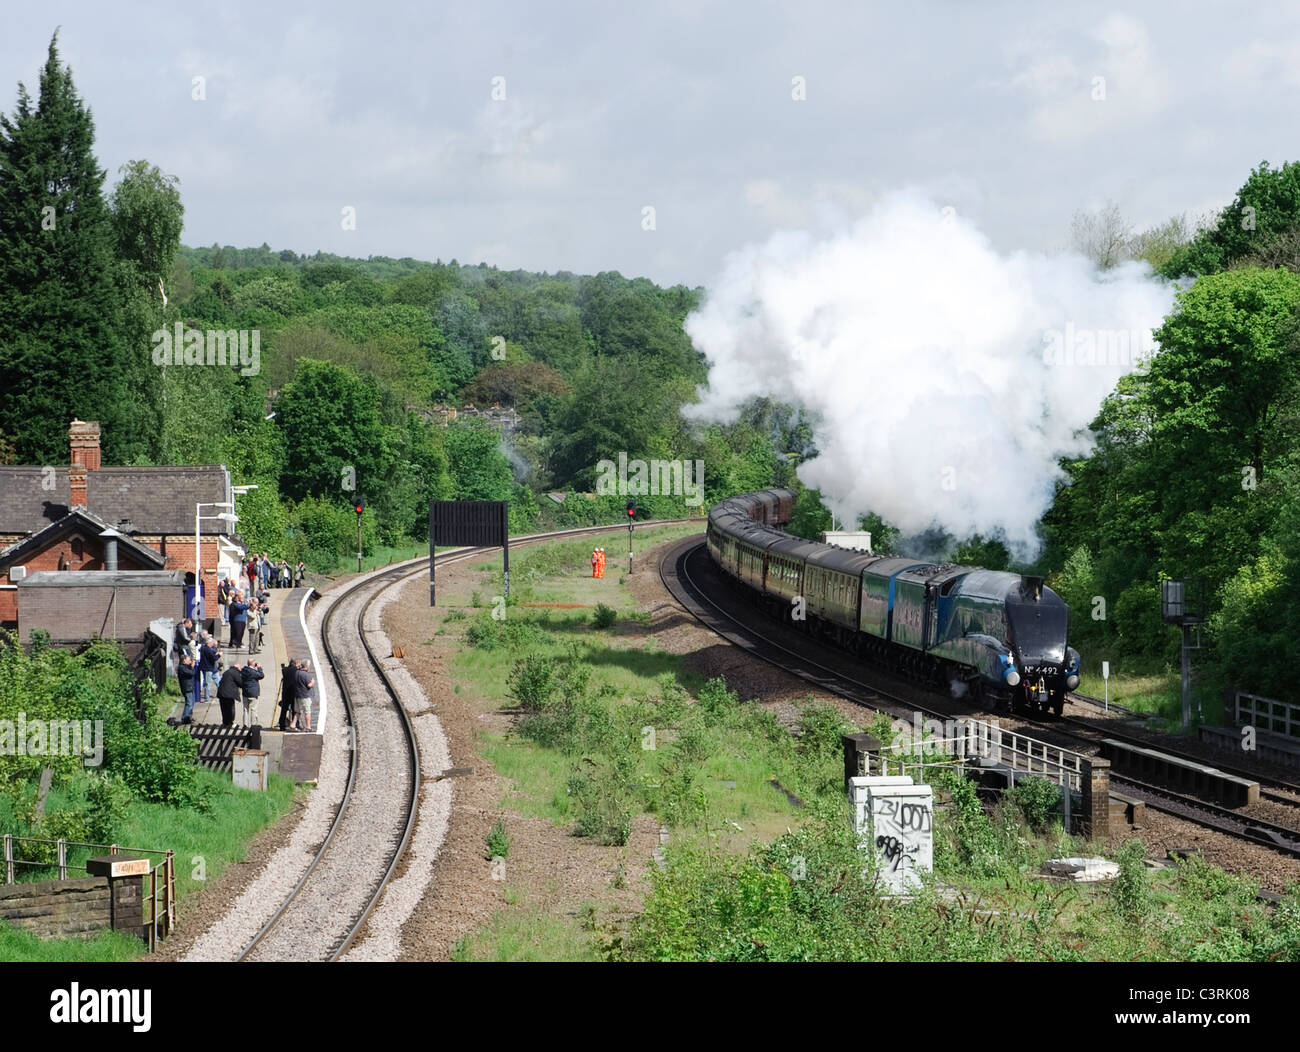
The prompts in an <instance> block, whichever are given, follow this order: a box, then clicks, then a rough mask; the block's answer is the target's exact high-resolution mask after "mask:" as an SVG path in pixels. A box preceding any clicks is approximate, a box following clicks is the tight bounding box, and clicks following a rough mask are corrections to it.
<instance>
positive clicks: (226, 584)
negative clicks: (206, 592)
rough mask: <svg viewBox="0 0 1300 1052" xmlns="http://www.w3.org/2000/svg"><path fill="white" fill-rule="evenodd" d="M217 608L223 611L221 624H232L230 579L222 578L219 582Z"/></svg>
mask: <svg viewBox="0 0 1300 1052" xmlns="http://www.w3.org/2000/svg"><path fill="white" fill-rule="evenodd" d="M217 608H218V609H219V610H220V611H221V623H222V624H223V625H228V624H230V578H228V577H222V578H221V580H220V581H218V582H217Z"/></svg>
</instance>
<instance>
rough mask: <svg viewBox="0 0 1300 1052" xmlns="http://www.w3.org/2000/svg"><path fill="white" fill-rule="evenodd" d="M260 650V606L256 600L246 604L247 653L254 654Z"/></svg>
mask: <svg viewBox="0 0 1300 1052" xmlns="http://www.w3.org/2000/svg"><path fill="white" fill-rule="evenodd" d="M261 649H262V604H261V603H260V602H258V601H257V600H256V599H254V600H252V601H251V602H250V603H249V604H248V652H249V654H256V653H258V652H259V651H261Z"/></svg>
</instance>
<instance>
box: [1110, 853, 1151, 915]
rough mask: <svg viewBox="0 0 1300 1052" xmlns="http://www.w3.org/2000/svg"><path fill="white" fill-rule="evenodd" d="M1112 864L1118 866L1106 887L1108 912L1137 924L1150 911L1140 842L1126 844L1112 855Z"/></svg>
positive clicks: (1148, 882) (1149, 890) (1148, 885)
mask: <svg viewBox="0 0 1300 1052" xmlns="http://www.w3.org/2000/svg"><path fill="white" fill-rule="evenodd" d="M1115 861H1116V862H1118V863H1119V875H1118V876H1116V877H1115V879H1114V880H1113V881H1112V882H1111V886H1110V905H1111V908H1112V909H1113V910H1114V911H1115V912H1116V913H1118V914H1119V915H1120V916H1121V917H1122V918H1123V919H1124V920H1125V921H1127V922H1128V923H1129V924H1133V925H1137V924H1140V923H1141V922H1142V920H1143V918H1144V917H1146V915H1147V913H1148V912H1149V910H1150V907H1151V902H1150V900H1151V885H1150V881H1149V880H1148V879H1147V867H1146V848H1145V847H1144V846H1143V844H1142V841H1140V840H1128V841H1126V842H1125V843H1124V846H1123V847H1122V848H1120V849H1119V851H1118V852H1117V853H1116V855H1115Z"/></svg>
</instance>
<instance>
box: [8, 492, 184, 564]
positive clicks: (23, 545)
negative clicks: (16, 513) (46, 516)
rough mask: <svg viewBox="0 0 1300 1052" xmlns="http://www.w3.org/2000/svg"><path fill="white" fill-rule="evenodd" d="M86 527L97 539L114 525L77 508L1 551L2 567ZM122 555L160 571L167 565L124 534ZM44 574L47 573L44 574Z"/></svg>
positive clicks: (160, 556)
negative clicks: (78, 526)
mask: <svg viewBox="0 0 1300 1052" xmlns="http://www.w3.org/2000/svg"><path fill="white" fill-rule="evenodd" d="M78 524H82V525H83V526H84V527H85V528H86V529H87V532H90V533H93V534H95V535H96V536H98V535H99V534H101V533H103V532H104V531H105V530H107V529H108V528H109V527H110V526H111V525H113V524H112V523H107V522H105V521H104V520H103V519H101V518H100V517H99V516H98V515H95V514H93V513H91V512H88V511H87V510H86V509H85V508H74V509H73V510H72V511H70V512H68V514H66V515H65V516H63V518H61V519H59V520H58V521H57V522H52V523H50V524H49V525H48V526H46V527H44V528H43V529H41V530H38V531H37V532H36V533H32V534H28V535H27V536H26V537H24V538H23V539H22V540H20V541H16V542H15V543H13V544H11V545H9V547H8V548H6V549H4V551H0V566H8V565H9V564H11V563H20V562H22V561H23V559H24V558H25V557H26V556H27V555H28V553H30V552H38V551H41V550H42V549H44V548H45V547H47V546H48V545H49V544H50V543H51V542H52V541H54V540H56V539H57V538H58V537H59V536H60V535H62V534H64V533H67V532H68V531H70V530H72V529H73V528H75V527H76V526H77V525H78ZM117 547H118V552H119V553H121V552H123V551H127V552H130V553H131V554H132V555H133V556H134V557H135V559H136V561H137V562H142V563H145V564H146V565H149V566H154V567H157V568H158V569H159V570H161V569H162V568H163V566H164V565H165V564H166V562H167V557H166V556H165V555H163V554H162V553H161V552H159V551H157V550H155V549H153V548H150V547H149V546H148V545H147V544H141V543H140V542H139V541H137V540H134V539H133V538H131V537H129V536H127V535H126V534H122V535H121V536H119V537H118V539H117ZM42 572H44V571H42ZM55 572H58V573H80V572H82V571H80V570H62V571H55ZM86 572H87V573H106V572H107V571H104V570H94V571H86ZM132 572H134V573H143V572H144V571H141V570H136V571H132Z"/></svg>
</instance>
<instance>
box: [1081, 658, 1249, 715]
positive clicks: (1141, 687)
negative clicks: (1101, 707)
mask: <svg viewBox="0 0 1300 1052" xmlns="http://www.w3.org/2000/svg"><path fill="white" fill-rule="evenodd" d="M1108 660H1109V661H1110V680H1109V683H1107V681H1106V680H1104V679H1103V678H1102V675H1101V658H1100V657H1095V656H1089V657H1085V658H1084V659H1083V665H1082V668H1081V669H1080V676H1079V692H1080V693H1081V694H1087V695H1089V696H1090V697H1094V698H1104V697H1107V693H1108V692H1109V700H1110V702H1111V704H1114V705H1122V706H1124V708H1126V709H1132V710H1133V711H1134V712H1142V713H1150V714H1151V715H1152V716H1154V717H1156V718H1157V719H1158V721H1159V723H1160V725H1161V726H1162V727H1163V728H1165V729H1169V730H1177V729H1178V728H1179V727H1180V726H1181V723H1182V711H1183V695H1182V673H1181V671H1180V669H1178V668H1177V667H1174V666H1168V665H1163V664H1156V663H1155V662H1153V661H1151V660H1150V659H1134V658H1112V659H1108ZM1193 660H1194V659H1193ZM1198 703H1199V705H1200V709H1201V714H1202V715H1201V722H1202V723H1207V724H1218V723H1219V722H1220V719H1221V717H1222V715H1223V698H1222V696H1221V695H1220V694H1219V692H1218V691H1217V690H1215V689H1214V688H1213V687H1211V686H1209V685H1208V684H1205V683H1203V682H1200V681H1198V679H1197V677H1196V674H1195V668H1194V667H1193V678H1192V716H1193V719H1195V716H1196V710H1197V705H1198Z"/></svg>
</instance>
